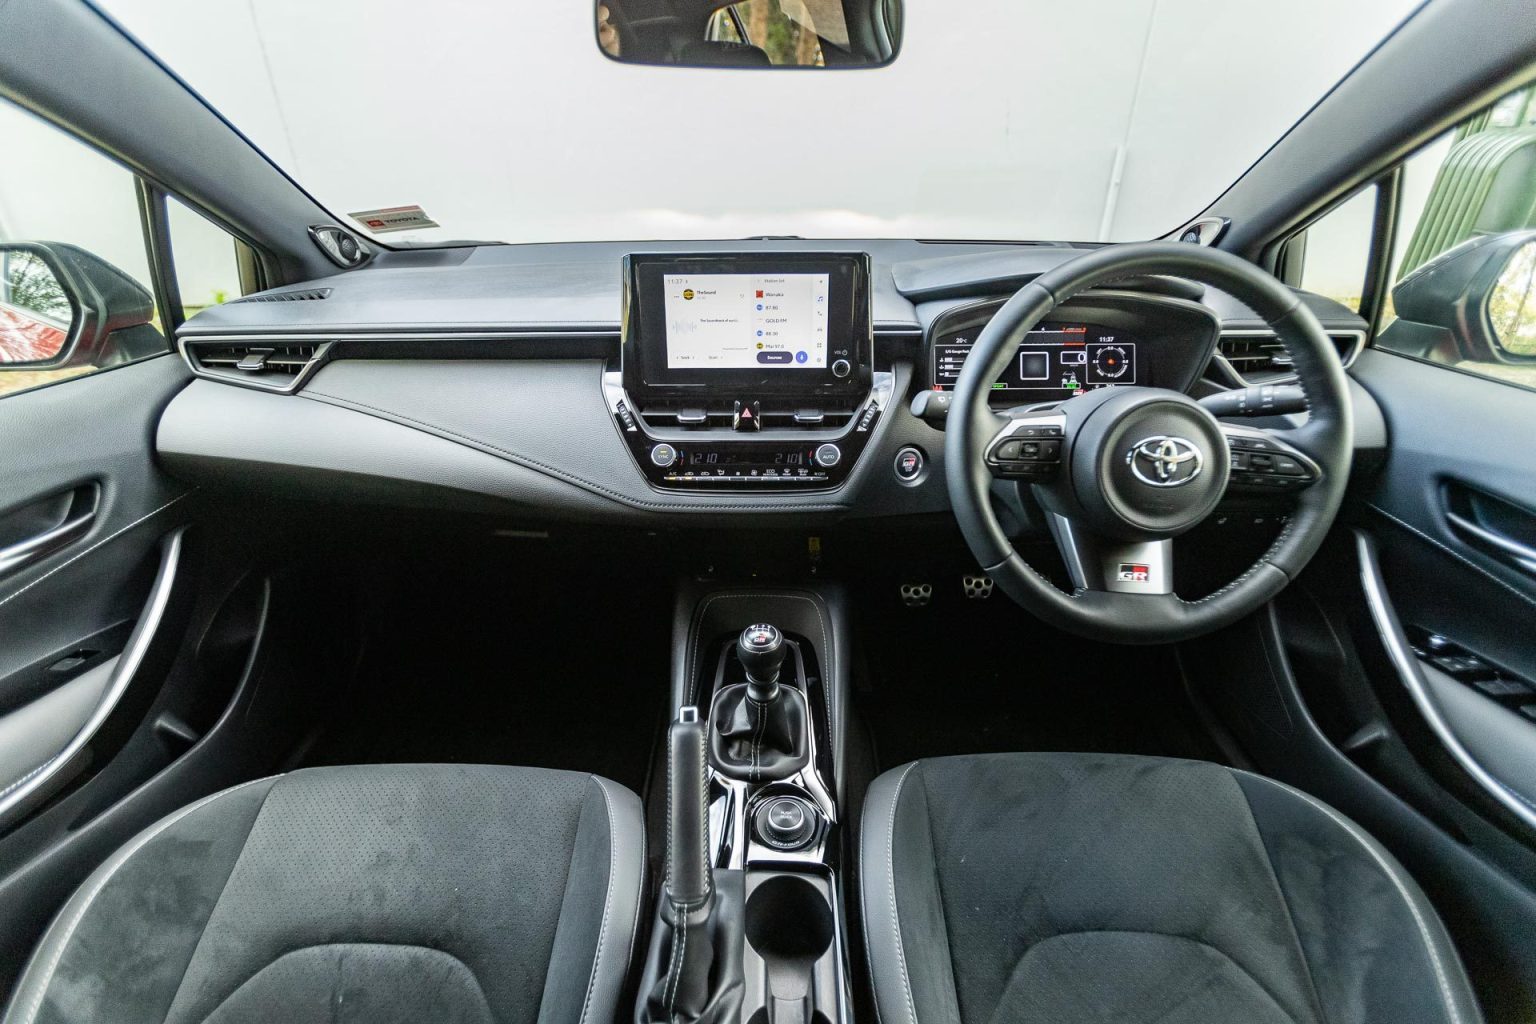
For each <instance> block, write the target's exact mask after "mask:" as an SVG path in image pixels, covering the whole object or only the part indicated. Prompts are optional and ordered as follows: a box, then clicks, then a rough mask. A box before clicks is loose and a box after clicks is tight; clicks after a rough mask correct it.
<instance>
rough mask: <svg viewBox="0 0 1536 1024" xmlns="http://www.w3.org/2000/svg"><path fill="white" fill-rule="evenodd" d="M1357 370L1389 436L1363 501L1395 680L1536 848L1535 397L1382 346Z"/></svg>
mask: <svg viewBox="0 0 1536 1024" xmlns="http://www.w3.org/2000/svg"><path fill="white" fill-rule="evenodd" d="M1353 373H1354V375H1355V376H1356V377H1357V378H1358V379H1359V380H1360V382H1361V383H1362V384H1363V385H1364V386H1365V387H1366V388H1367V389H1368V390H1369V391H1370V392H1371V394H1372V395H1373V396H1374V397H1375V399H1376V401H1377V402H1378V404H1379V405H1380V406H1381V408H1382V412H1383V414H1384V415H1385V417H1386V419H1387V424H1388V429H1389V432H1390V436H1391V448H1390V454H1389V456H1388V459H1387V462H1386V465H1385V466H1384V467H1383V469H1382V471H1381V473H1380V475H1379V476H1378V477H1377V479H1376V480H1375V481H1374V482H1373V484H1372V486H1371V487H1370V488H1369V489H1368V490H1367V491H1366V492H1365V494H1364V495H1363V498H1364V501H1365V506H1366V515H1365V517H1364V522H1365V524H1366V525H1365V528H1366V530H1367V532H1368V533H1369V535H1370V538H1371V541H1372V542H1373V543H1371V544H1369V545H1367V546H1366V547H1365V548H1364V549H1363V550H1362V558H1363V559H1364V562H1365V568H1366V571H1367V573H1368V574H1369V573H1370V571H1371V569H1372V566H1371V561H1372V559H1374V562H1375V571H1376V572H1377V574H1378V577H1379V582H1380V593H1379V595H1377V596H1378V598H1379V600H1377V601H1375V602H1373V604H1372V607H1371V609H1370V612H1371V614H1372V616H1373V618H1374V620H1375V625H1376V627H1377V630H1378V632H1379V633H1381V635H1382V637H1383V639H1384V640H1385V641H1386V642H1387V646H1388V648H1389V649H1391V648H1393V647H1394V645H1395V646H1396V647H1397V648H1398V654H1399V655H1400V656H1399V657H1398V658H1397V659H1396V661H1395V664H1394V671H1395V673H1396V675H1397V676H1398V677H1399V678H1398V680H1397V683H1398V685H1401V686H1403V687H1405V688H1407V689H1408V690H1409V691H1410V693H1411V696H1412V698H1413V701H1414V703H1415V705H1416V706H1417V707H1418V709H1419V711H1420V713H1421V714H1422V715H1423V717H1424V718H1425V724H1426V725H1427V726H1428V730H1429V734H1431V735H1434V736H1435V737H1436V739H1437V741H1438V743H1439V744H1440V746H1442V747H1443V748H1444V749H1443V751H1441V752H1439V753H1442V754H1448V755H1449V756H1450V758H1451V759H1452V760H1453V761H1454V762H1456V763H1457V764H1458V765H1459V766H1460V767H1461V768H1462V769H1463V770H1464V771H1465V772H1466V773H1467V775H1468V776H1469V777H1470V778H1471V779H1472V780H1473V781H1474V782H1476V783H1477V784H1478V785H1479V786H1480V787H1481V788H1482V789H1483V790H1484V791H1485V792H1487V793H1488V795H1490V796H1492V797H1493V798H1494V800H1495V801H1496V802H1497V804H1498V805H1500V806H1502V807H1503V808H1504V809H1505V810H1507V811H1508V812H1509V815H1510V819H1509V821H1508V822H1506V824H1508V825H1509V826H1510V827H1513V828H1514V829H1516V830H1519V831H1523V832H1524V834H1525V838H1526V839H1527V840H1528V841H1536V686H1532V685H1531V684H1532V683H1533V682H1536V643H1533V642H1532V637H1533V632H1532V628H1531V623H1532V622H1533V621H1536V620H1533V614H1536V565H1527V564H1525V563H1526V562H1527V561H1533V560H1536V559H1528V558H1526V556H1525V555H1524V553H1523V550H1522V549H1523V548H1524V546H1525V544H1526V542H1527V540H1528V539H1532V538H1536V513H1533V512H1531V511H1530V510H1531V509H1533V508H1536V450H1533V448H1532V447H1531V445H1530V443H1529V438H1530V430H1531V426H1530V425H1531V424H1532V423H1533V422H1536V392H1532V391H1528V390H1526V389H1524V388H1520V387H1515V386H1511V385H1508V384H1503V383H1498V382H1495V381H1492V380H1488V379H1485V378H1482V377H1478V376H1474V375H1472V374H1467V373H1459V372H1456V371H1454V370H1450V369H1447V368H1444V367H1441V366H1437V365H1434V364H1431V363H1427V362H1421V361H1419V360H1415V359H1411V358H1406V357H1403V356H1397V355H1393V354H1391V353H1388V352H1381V351H1378V350H1368V351H1367V352H1365V353H1364V354H1363V355H1362V357H1361V358H1360V360H1359V361H1358V362H1357V363H1356V364H1355V366H1354V369H1353ZM1533 554H1536V553H1533ZM1369 590H1370V587H1369V586H1368V587H1367V591H1368V592H1369Z"/></svg>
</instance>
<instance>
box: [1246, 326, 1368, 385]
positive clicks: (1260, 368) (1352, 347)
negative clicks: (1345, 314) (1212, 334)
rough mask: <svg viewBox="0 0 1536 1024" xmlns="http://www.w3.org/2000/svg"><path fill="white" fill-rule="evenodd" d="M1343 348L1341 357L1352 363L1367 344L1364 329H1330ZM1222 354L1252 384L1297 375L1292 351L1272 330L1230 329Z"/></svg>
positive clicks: (1338, 347)
mask: <svg viewBox="0 0 1536 1024" xmlns="http://www.w3.org/2000/svg"><path fill="white" fill-rule="evenodd" d="M1328 337H1330V338H1332V339H1333V344H1334V346H1335V347H1336V348H1337V349H1338V350H1339V358H1340V359H1342V360H1343V361H1344V365H1345V366H1348V365H1349V364H1350V363H1352V362H1354V361H1355V356H1357V355H1359V354H1360V349H1361V348H1362V347H1363V346H1364V345H1365V332H1363V331H1329V332H1328ZM1219 351H1220V352H1221V357H1222V358H1223V359H1225V360H1226V361H1227V365H1228V366H1230V367H1232V370H1233V372H1235V373H1236V374H1237V375H1238V376H1239V377H1241V378H1242V379H1243V380H1244V381H1246V382H1248V383H1249V384H1268V383H1272V382H1273V381H1277V380H1282V379H1284V378H1286V377H1291V376H1294V375H1295V372H1296V371H1295V367H1294V366H1293V364H1292V362H1291V356H1290V353H1289V352H1287V351H1286V350H1285V346H1284V345H1282V344H1280V339H1279V338H1277V337H1275V335H1273V334H1271V333H1269V332H1268V331H1228V332H1225V333H1223V334H1222V336H1221V341H1220V343H1219Z"/></svg>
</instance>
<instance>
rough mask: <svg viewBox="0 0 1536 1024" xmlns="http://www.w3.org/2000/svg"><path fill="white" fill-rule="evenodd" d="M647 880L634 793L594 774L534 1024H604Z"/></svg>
mask: <svg viewBox="0 0 1536 1024" xmlns="http://www.w3.org/2000/svg"><path fill="white" fill-rule="evenodd" d="M644 881H645V814H644V811H643V809H642V808H641V806H640V799H639V797H637V796H635V794H634V793H631V792H630V791H629V790H627V789H625V788H624V787H623V786H620V785H618V784H617V783H614V782H610V781H608V780H607V779H604V778H599V777H598V776H595V775H594V776H592V788H591V791H590V792H589V793H588V795H587V797H586V799H585V800H584V801H583V803H582V808H581V819H580V823H579V824H578V826H577V832H576V843H575V847H574V849H573V851H572V854H571V870H570V876H569V878H568V880H567V882H566V888H565V897H564V899H563V900H562V902H561V905H560V919H559V923H558V924H557V925H556V929H555V938H554V947H553V949H552V951H551V954H550V958H549V973H548V974H547V975H546V976H545V979H544V996H543V999H542V1000H541V1001H540V1004H539V1021H540V1024H546V1022H547V1024H555V1022H560V1024H599V1022H601V1024H608V1022H609V1021H614V1020H618V1019H619V1017H620V1016H621V1014H620V1013H619V999H620V997H621V995H622V993H623V991H624V987H625V981H626V980H627V979H628V975H629V970H630V967H631V965H632V964H633V962H634V945H635V936H636V934H637V928H638V923H639V920H640V903H641V899H642V896H643V892H644V888H643V886H644Z"/></svg>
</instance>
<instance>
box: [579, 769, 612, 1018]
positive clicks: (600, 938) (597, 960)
mask: <svg viewBox="0 0 1536 1024" xmlns="http://www.w3.org/2000/svg"><path fill="white" fill-rule="evenodd" d="M587 777H588V778H589V779H591V780H592V783H593V785H595V786H596V787H597V791H598V792H599V793H601V794H602V795H603V811H604V812H605V813H606V814H607V815H608V888H607V890H606V891H604V893H603V923H602V924H601V925H599V926H598V929H597V952H596V953H594V954H593V956H592V974H591V975H590V976H589V977H588V978H587V997H586V998H585V999H583V1000H582V1003H581V1024H586V1021H587V1011H588V1010H589V1009H590V1008H591V1006H592V992H593V990H594V989H596V988H597V971H598V967H599V966H600V965H601V964H602V962H603V943H604V942H606V941H607V939H608V913H609V911H610V910H611V909H612V907H613V876H614V873H615V872H616V871H617V870H618V864H619V856H618V832H617V831H616V830H615V829H614V827H613V804H612V802H611V801H609V799H608V789H607V787H606V786H604V785H603V781H602V780H601V779H599V778H598V777H597V776H596V775H589V776H587Z"/></svg>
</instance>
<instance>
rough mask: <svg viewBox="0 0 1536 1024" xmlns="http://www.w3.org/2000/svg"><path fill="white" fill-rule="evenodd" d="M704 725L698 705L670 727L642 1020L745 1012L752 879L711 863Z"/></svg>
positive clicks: (687, 1021) (723, 1023) (679, 1020)
mask: <svg viewBox="0 0 1536 1024" xmlns="http://www.w3.org/2000/svg"><path fill="white" fill-rule="evenodd" d="M704 730H705V723H704V722H703V721H701V720H700V718H699V710H698V708H696V707H685V708H683V709H681V711H679V713H678V717H677V721H675V722H673V723H672V726H671V728H669V729H668V730H667V874H666V879H665V881H664V882H663V884H662V893H661V900H660V901H659V906H658V907H657V914H656V925H655V928H654V929H653V930H652V934H651V947H650V950H649V952H648V953H647V955H646V958H645V973H644V975H643V977H642V978H641V983H640V1001H639V1005H638V1006H636V1007H635V1020H636V1022H637V1024H736V1020H737V1018H738V1017H739V1016H740V1014H741V1001H742V993H743V991H744V988H745V986H744V983H743V981H742V913H743V905H744V903H745V882H744V878H743V876H742V873H741V872H740V871H715V870H714V869H713V866H712V863H711V861H712V858H711V856H710V845H709V775H708V771H709V769H708V762H707V760H706V758H705V750H706V739H707V738H706V735H705V732H704Z"/></svg>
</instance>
